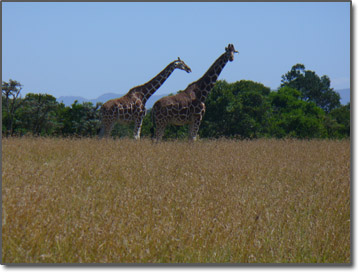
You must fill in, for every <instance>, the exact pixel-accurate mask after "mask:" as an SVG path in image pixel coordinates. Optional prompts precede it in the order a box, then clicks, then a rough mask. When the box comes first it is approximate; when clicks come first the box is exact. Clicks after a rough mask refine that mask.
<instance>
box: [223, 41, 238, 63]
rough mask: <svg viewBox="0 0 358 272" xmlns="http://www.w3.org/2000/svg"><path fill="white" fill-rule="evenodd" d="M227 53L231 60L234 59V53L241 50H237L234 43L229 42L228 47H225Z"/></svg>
mask: <svg viewBox="0 0 358 272" xmlns="http://www.w3.org/2000/svg"><path fill="white" fill-rule="evenodd" d="M225 51H226V54H227V55H228V57H229V61H233V60H234V53H239V51H236V50H235V48H234V45H233V44H231V43H230V44H229V45H228V47H225Z"/></svg>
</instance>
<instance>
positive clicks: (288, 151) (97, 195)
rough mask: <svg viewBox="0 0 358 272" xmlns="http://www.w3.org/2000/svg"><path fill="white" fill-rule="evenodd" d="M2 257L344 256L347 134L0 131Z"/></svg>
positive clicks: (326, 259) (267, 259)
mask: <svg viewBox="0 0 358 272" xmlns="http://www.w3.org/2000/svg"><path fill="white" fill-rule="evenodd" d="M2 152H3V153H2V262H3V263H47V262H50V263H93V262H96V263H178V262H179V263H350V262H351V255H350V250H351V247H350V142H349V140H341V141H334V140H308V141H304V140H268V139H262V140H253V141H234V140H224V139H223V140H202V141H199V142H196V143H187V142H185V141H171V142H170V141H169V142H163V143H160V144H152V143H151V141H150V140H148V139H144V140H141V141H140V142H135V141H134V140H130V139H121V140H118V139H117V140H112V139H110V140H101V141H99V140H96V139H50V138H4V139H2Z"/></svg>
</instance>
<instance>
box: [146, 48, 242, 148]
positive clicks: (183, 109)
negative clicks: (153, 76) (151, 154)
mask: <svg viewBox="0 0 358 272" xmlns="http://www.w3.org/2000/svg"><path fill="white" fill-rule="evenodd" d="M234 53H239V52H238V51H236V50H235V48H234V45H233V44H229V45H228V47H226V48H225V53H223V54H222V55H221V56H220V57H219V58H218V59H217V60H216V61H215V62H214V63H213V64H212V65H211V66H210V68H209V69H208V71H207V72H206V73H205V74H204V75H203V76H202V77H201V78H200V79H198V80H197V81H195V82H193V83H191V84H189V85H188V87H187V88H186V89H185V90H184V91H180V92H179V93H177V94H176V95H173V96H166V97H163V98H161V99H159V100H158V101H157V102H155V104H154V105H153V109H152V119H153V125H154V127H155V128H156V133H155V138H156V141H157V142H158V141H160V140H161V139H162V137H163V135H164V130H165V127H166V126H167V125H168V124H173V125H179V126H180V125H185V124H189V140H191V141H195V140H196V137H197V134H198V131H199V126H200V123H201V120H202V119H203V116H204V114H205V100H206V98H207V96H208V94H209V92H210V90H211V89H212V88H213V86H214V84H215V82H216V80H217V78H218V76H219V75H220V73H221V71H222V69H223V68H224V66H225V65H226V63H227V62H228V61H233V60H234ZM153 132H154V131H153V129H152V134H153ZM153 136H154V135H153Z"/></svg>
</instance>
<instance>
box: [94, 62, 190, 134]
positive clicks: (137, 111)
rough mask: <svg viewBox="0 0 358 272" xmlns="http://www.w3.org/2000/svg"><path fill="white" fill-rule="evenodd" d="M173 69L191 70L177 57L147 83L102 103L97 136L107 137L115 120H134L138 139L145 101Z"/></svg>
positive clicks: (144, 111) (125, 121)
mask: <svg viewBox="0 0 358 272" xmlns="http://www.w3.org/2000/svg"><path fill="white" fill-rule="evenodd" d="M175 69H180V70H184V71H186V72H187V73H190V72H191V69H190V67H189V66H187V65H186V64H185V63H184V61H182V60H181V59H180V58H178V59H177V60H175V61H173V62H171V63H170V64H169V65H168V66H167V67H165V68H164V70H163V71H161V72H160V73H159V74H158V75H157V76H155V77H154V78H153V79H151V80H150V81H148V82H147V83H145V84H143V85H140V86H137V87H134V88H132V89H130V90H129V92H128V93H127V94H126V95H124V96H122V97H121V98H117V99H112V100H109V101H107V102H106V103H104V104H103V105H102V107H101V110H100V112H101V119H102V127H101V131H100V133H99V136H100V137H101V138H102V137H103V136H106V137H108V136H109V135H110V133H111V131H112V129H113V126H114V125H115V123H116V122H120V123H129V122H133V121H134V124H135V126H134V138H135V139H140V131H141V127H142V122H143V118H144V116H145V113H146V109H145V103H146V102H147V101H148V99H149V98H150V97H151V96H152V95H153V94H154V92H155V91H156V90H158V89H159V87H160V86H161V85H162V84H163V83H164V81H165V80H166V79H167V78H168V77H169V76H170V75H171V74H172V73H173V71H174V70H175Z"/></svg>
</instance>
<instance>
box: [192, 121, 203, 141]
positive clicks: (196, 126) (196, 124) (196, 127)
mask: <svg viewBox="0 0 358 272" xmlns="http://www.w3.org/2000/svg"><path fill="white" fill-rule="evenodd" d="M201 119H202V118H201V116H200V117H198V118H195V119H194V120H193V121H192V122H191V123H190V124H189V141H193V142H195V141H196V140H197V135H198V132H199V127H200V123H201Z"/></svg>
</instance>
